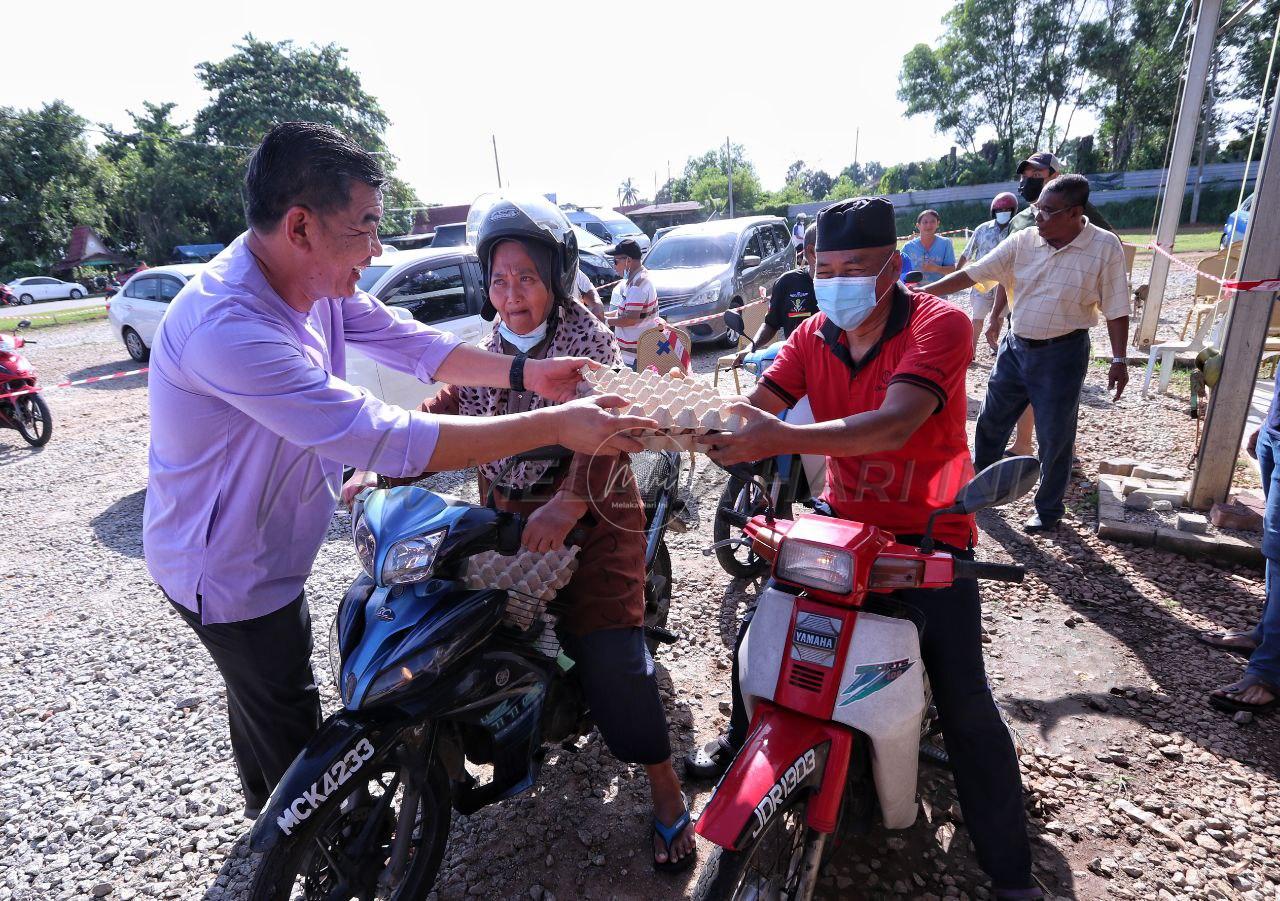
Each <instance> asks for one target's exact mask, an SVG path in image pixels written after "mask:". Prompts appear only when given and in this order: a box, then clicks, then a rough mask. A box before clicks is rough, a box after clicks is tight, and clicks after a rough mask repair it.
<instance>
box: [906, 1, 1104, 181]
mask: <svg viewBox="0 0 1280 901" xmlns="http://www.w3.org/2000/svg"><path fill="white" fill-rule="evenodd" d="M1086 5H1087V0H964V2H960V3H957V4H956V5H955V6H954V7H952V8H951V9H950V10H949V11H948V12H947V13H946V14H945V15H944V16H943V24H944V28H945V31H944V34H943V37H942V41H941V42H940V44H939V45H938V47H937V48H936V49H934V48H930V47H929V46H928V45H927V44H917V45H916V46H915V47H913V48H912V49H911V50H910V51H908V53H907V55H906V56H905V57H904V58H903V61H902V70H901V72H900V74H899V88H898V97H899V99H901V100H903V101H904V102H905V103H906V104H907V114H908V115H919V114H928V115H933V116H934V117H935V126H934V127H935V128H936V129H937V130H938V131H939V132H944V133H951V134H952V135H953V136H954V137H955V139H956V142H957V143H959V144H962V145H963V146H964V147H965V148H966V149H967V150H968V151H969V152H975V151H976V150H977V146H976V141H977V137H978V133H979V131H980V130H982V129H983V128H990V129H992V130H993V131H994V132H995V135H996V143H997V146H998V147H999V164H1000V165H1001V166H1002V167H1003V168H1004V169H1006V170H1009V169H1012V168H1013V164H1014V161H1015V155H1016V154H1017V152H1018V150H1019V149H1022V148H1035V147H1041V146H1044V147H1047V148H1048V149H1052V148H1053V147H1054V146H1055V144H1056V143H1057V142H1058V141H1060V140H1061V139H1062V133H1061V132H1060V130H1059V125H1058V121H1059V118H1060V116H1061V114H1062V113H1063V111H1064V109H1066V108H1069V107H1073V106H1074V104H1075V103H1076V101H1077V98H1078V96H1079V91H1080V88H1081V82H1080V78H1079V64H1078V60H1079V54H1078V52H1077V49H1076V44H1077V37H1078V34H1079V29H1080V22H1081V17H1082V16H1083V14H1084V11H1085V8H1086Z"/></svg>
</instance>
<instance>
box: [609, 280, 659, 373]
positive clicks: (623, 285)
mask: <svg viewBox="0 0 1280 901" xmlns="http://www.w3.org/2000/svg"><path fill="white" fill-rule="evenodd" d="M612 307H613V309H614V310H615V311H617V312H618V313H621V314H622V315H623V316H640V317H642V318H641V320H640V322H639V323H637V324H636V325H616V326H614V328H613V335H614V337H615V338H617V339H618V349H619V350H621V351H622V361H623V362H624V363H626V364H627V365H628V366H630V365H631V364H633V363H635V361H636V343H637V342H638V341H639V340H640V336H641V335H642V334H644V333H645V332H646V331H648V330H649V329H651V328H653V327H654V326H655V325H657V324H658V291H657V289H656V288H654V287H653V282H651V281H649V273H648V272H647V271H646V270H645V268H644V267H643V266H642V267H640V268H639V269H637V270H636V271H635V272H634V273H633V274H632V276H631V278H629V279H624V280H622V281H620V282H618V283H617V284H616V285H614V287H613V297H612Z"/></svg>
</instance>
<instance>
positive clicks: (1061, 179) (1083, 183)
mask: <svg viewBox="0 0 1280 901" xmlns="http://www.w3.org/2000/svg"><path fill="white" fill-rule="evenodd" d="M1050 191H1052V192H1053V193H1055V194H1057V195H1058V196H1059V197H1061V198H1062V199H1063V200H1065V201H1066V202H1067V206H1084V205H1085V204H1086V203H1088V202H1089V179H1087V178H1085V177H1084V176H1083V175H1074V174H1073V175H1059V176H1058V177H1056V178H1054V179H1053V180H1052V181H1050V182H1049V183H1048V184H1047V185H1045V186H1044V190H1043V191H1041V192H1040V193H1041V194H1042V195H1043V194H1048V193H1049V192H1050Z"/></svg>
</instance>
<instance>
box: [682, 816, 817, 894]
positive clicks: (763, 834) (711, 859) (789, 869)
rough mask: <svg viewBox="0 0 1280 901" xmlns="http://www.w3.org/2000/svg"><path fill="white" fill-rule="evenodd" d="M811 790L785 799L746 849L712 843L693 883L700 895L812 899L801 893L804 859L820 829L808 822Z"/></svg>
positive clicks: (744, 847) (812, 881) (695, 891)
mask: <svg viewBox="0 0 1280 901" xmlns="http://www.w3.org/2000/svg"><path fill="white" fill-rule="evenodd" d="M809 796H810V795H809V792H797V793H795V794H794V795H793V796H792V797H790V798H788V799H787V800H786V801H784V802H783V804H782V807H781V809H779V810H778V811H777V812H776V813H775V814H774V815H773V816H772V817H770V818H769V821H768V822H767V823H766V824H765V827H764V828H763V829H762V830H760V832H759V834H758V835H756V836H755V837H754V838H752V839H750V840H749V841H748V842H747V843H746V844H745V845H744V846H743V847H742V849H741V850H738V851H730V850H729V849H727V848H722V847H720V846H719V845H714V846H712V849H711V853H710V854H709V855H708V856H707V862H706V863H705V864H704V865H703V867H702V873H701V875H700V876H699V877H698V884H697V885H696V886H695V887H694V889H693V899H694V901H737V899H742V898H787V899H789V901H808V899H809V898H810V897H811V896H812V889H813V886H814V884H815V883H816V881H817V880H816V879H813V880H810V881H809V891H808V892H806V893H805V894H803V895H802V894H799V893H798V889H799V882H800V875H801V874H800V872H799V864H800V862H801V861H802V860H803V859H804V854H805V849H806V848H808V846H809V842H810V841H811V840H813V839H814V838H815V837H816V836H817V833H816V832H814V830H813V829H811V828H809V826H808V824H807V823H806V822H805V818H806V814H807V810H808V806H809Z"/></svg>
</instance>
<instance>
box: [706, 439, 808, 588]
mask: <svg viewBox="0 0 1280 901" xmlns="http://www.w3.org/2000/svg"><path fill="white" fill-rule="evenodd" d="M776 474H777V469H776V468H775V467H774V465H773V463H772V461H770V462H769V463H768V464H767V465H766V466H765V469H764V471H763V472H762V473H761V477H762V478H763V479H764V483H765V484H766V485H768V486H769V490H770V491H773V490H775V488H776V485H775V484H774V483H775V482H776V481H777V475H776ZM721 508H725V509H729V510H732V511H733V512H734V513H737V514H739V515H742V516H755V515H756V514H757V513H763V512H764V504H763V503H762V502H761V500H760V497H759V491H758V486H751V485H748V484H746V483H744V482H743V481H742V480H740V479H738V478H736V477H734V476H730V477H729V481H728V482H727V483H726V484H725V486H724V491H723V492H721V494H720V503H719V504H718V505H717V506H716V516H715V520H714V521H713V522H712V524H711V538H712V540H713V541H714V542H715V543H716V545H717V547H716V560H718V561H719V562H720V567H721V568H722V569H723V570H724V571H725V572H727V573H728V574H729V575H731V576H733V577H734V578H735V579H755V578H758V577H759V576H761V575H763V574H764V573H765V571H767V570H768V569H769V561H768V560H766V559H765V558H763V557H761V556H760V555H759V554H757V553H756V552H755V550H754V549H753V548H752V547H751V543H750V542H747V543H744V544H740V545H738V546H736V547H732V546H729V545H727V544H722V542H726V541H728V540H729V539H730V538H739V537H741V536H742V535H743V534H744V533H743V531H742V529H740V528H738V527H736V526H734V525H733V524H732V523H730V522H729V520H728V519H727V518H725V515H724V514H723V513H722V512H721ZM775 508H776V509H775V510H774V516H776V517H778V518H779V519H790V518H791V504H789V503H787V502H785V501H782V500H779V501H778V503H777V504H776V505H775Z"/></svg>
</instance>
